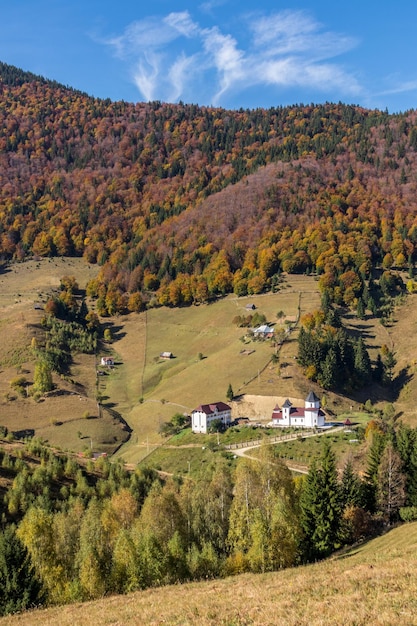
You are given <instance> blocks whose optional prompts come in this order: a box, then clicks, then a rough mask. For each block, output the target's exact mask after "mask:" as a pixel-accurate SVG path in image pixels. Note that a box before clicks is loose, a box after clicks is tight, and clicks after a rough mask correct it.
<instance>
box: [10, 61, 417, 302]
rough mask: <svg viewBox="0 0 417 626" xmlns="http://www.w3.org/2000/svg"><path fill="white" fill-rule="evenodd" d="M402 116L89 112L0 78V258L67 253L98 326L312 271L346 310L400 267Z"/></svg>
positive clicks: (75, 100) (36, 83)
mask: <svg viewBox="0 0 417 626" xmlns="http://www.w3.org/2000/svg"><path fill="white" fill-rule="evenodd" d="M416 151H417V116H416V113H415V112H414V111H410V112H407V113H405V114H402V115H395V116H394V115H388V114H387V113H384V112H380V111H368V110H365V109H363V108H360V107H355V106H346V105H343V104H325V105H317V106H316V105H308V106H302V105H299V106H293V107H285V108H283V107H278V108H275V109H269V110H263V109H258V110H254V111H250V110H240V111H226V110H223V109H215V108H206V107H198V106H195V105H185V104H178V105H172V104H163V103H160V102H153V103H149V104H136V105H135V104H129V103H125V102H111V101H110V100H98V99H94V98H91V97H89V96H87V95H85V94H82V93H80V92H76V91H74V90H71V89H70V88H67V87H63V86H60V85H58V84H57V83H55V82H51V81H47V80H45V79H39V78H37V77H34V76H33V75H31V74H27V73H24V72H21V71H20V70H17V69H15V68H12V67H10V66H7V65H5V64H0V254H1V257H2V258H3V259H23V258H25V257H26V256H28V255H33V254H34V255H38V256H51V255H78V256H81V255H83V256H84V257H85V258H86V259H87V260H88V261H89V262H91V263H98V264H100V265H101V266H102V270H101V272H100V275H99V278H98V280H97V281H95V282H94V283H92V284H91V285H90V295H95V296H97V297H98V311H99V312H100V313H104V314H105V313H110V314H111V313H114V312H123V311H126V310H139V309H140V308H141V307H142V306H143V305H144V303H146V304H148V305H149V304H150V305H158V304H171V305H178V304H188V303H192V302H202V301H207V300H209V299H210V298H212V297H215V296H217V295H219V294H224V293H227V292H230V291H234V292H235V293H237V294H239V295H242V294H245V293H260V292H262V291H264V290H267V289H270V288H273V287H274V285H275V284H276V282H277V276H278V275H279V273H280V272H281V271H286V272H310V271H313V272H318V273H319V274H321V275H322V277H321V279H320V285H321V288H322V289H323V290H326V291H327V293H328V295H329V297H330V299H331V300H334V301H336V302H339V303H345V304H348V305H352V304H353V303H356V301H357V299H358V298H359V297H361V295H362V293H363V290H364V287H365V284H366V281H367V280H368V279H369V278H370V276H371V269H372V268H373V267H375V266H382V267H383V268H384V269H385V270H389V269H390V268H391V267H398V268H404V267H405V268H408V267H410V268H411V269H412V267H413V266H414V263H415V260H416V255H417V251H416V243H417V221H416V213H417V211H416V209H417V206H416V197H417V195H416V186H417V178H416V174H415V171H416V165H417V152H416Z"/></svg>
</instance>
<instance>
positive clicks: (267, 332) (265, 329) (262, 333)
mask: <svg viewBox="0 0 417 626" xmlns="http://www.w3.org/2000/svg"><path fill="white" fill-rule="evenodd" d="M253 334H254V335H255V337H262V338H263V339H271V337H273V336H274V329H273V328H271V326H268V325H267V324H262V326H258V328H254V330H253Z"/></svg>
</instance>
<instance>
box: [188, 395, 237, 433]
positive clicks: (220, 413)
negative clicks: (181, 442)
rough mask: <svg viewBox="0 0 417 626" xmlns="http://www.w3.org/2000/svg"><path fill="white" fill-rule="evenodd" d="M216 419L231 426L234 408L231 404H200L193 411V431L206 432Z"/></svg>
mask: <svg viewBox="0 0 417 626" xmlns="http://www.w3.org/2000/svg"><path fill="white" fill-rule="evenodd" d="M214 420H221V421H222V422H223V424H224V426H226V427H227V426H229V424H230V422H231V420H232V409H231V408H230V406H229V405H228V404H226V403H225V402H214V404H200V406H198V407H197V408H196V409H194V411H193V412H192V413H191V430H192V431H193V433H204V434H205V433H207V430H208V427H209V426H210V424H211V422H214Z"/></svg>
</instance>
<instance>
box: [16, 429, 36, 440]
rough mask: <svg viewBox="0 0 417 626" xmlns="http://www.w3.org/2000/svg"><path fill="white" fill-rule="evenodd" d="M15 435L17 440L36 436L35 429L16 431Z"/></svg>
mask: <svg viewBox="0 0 417 626" xmlns="http://www.w3.org/2000/svg"><path fill="white" fill-rule="evenodd" d="M13 435H14V437H16V439H31V438H32V437H34V436H35V429H34V428H24V429H23V430H14V431H13Z"/></svg>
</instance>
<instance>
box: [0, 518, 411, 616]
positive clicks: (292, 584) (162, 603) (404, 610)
mask: <svg viewBox="0 0 417 626" xmlns="http://www.w3.org/2000/svg"><path fill="white" fill-rule="evenodd" d="M397 623H398V624H404V625H407V626H413V625H416V624H417V523H411V524H404V525H402V526H401V527H398V528H394V529H393V530H391V531H389V532H388V533H387V534H385V535H383V536H381V537H378V538H376V539H374V540H372V541H370V542H368V543H365V544H363V545H361V546H357V547H355V548H353V549H350V550H349V551H346V552H344V553H341V554H339V555H335V556H334V557H332V558H331V559H328V560H326V561H323V562H320V563H316V564H314V565H308V566H304V567H298V568H293V569H287V570H282V571H279V572H274V573H267V574H243V575H239V576H235V577H233V578H226V579H222V580H210V581H204V582H201V583H189V584H183V585H173V586H169V587H163V588H160V589H158V588H154V589H148V590H146V591H141V592H136V593H132V594H130V595H127V596H113V597H110V598H104V599H102V600H98V601H94V602H86V603H83V604H74V605H68V606H62V607H61V606H60V607H54V608H50V609H47V610H39V611H32V612H29V613H24V614H22V615H15V616H8V617H3V618H0V626H19V625H23V624H24V625H27V624H30V625H31V626H52V625H53V626H55V624H60V626H81V625H82V626H92V625H93V624H94V625H96V624H108V625H110V624H112V625H114V626H115V625H116V624H117V625H120V626H122V625H123V626H138V625H140V626H162V624H163V625H164V626H194V625H195V624H198V625H199V626H276V625H277V624H279V625H280V626H281V625H282V626H334V625H335V624H337V626H370V625H371V624H372V626H392V625H393V624H397Z"/></svg>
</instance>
